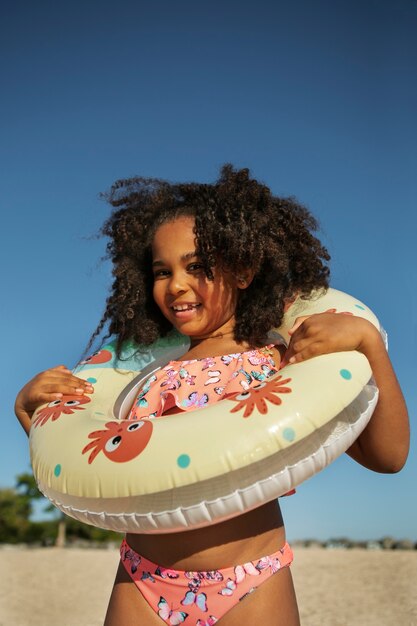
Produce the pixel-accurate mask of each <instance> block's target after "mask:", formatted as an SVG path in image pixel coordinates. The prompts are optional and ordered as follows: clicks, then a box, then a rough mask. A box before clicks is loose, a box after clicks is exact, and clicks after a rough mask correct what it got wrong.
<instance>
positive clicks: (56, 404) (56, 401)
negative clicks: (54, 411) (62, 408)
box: [48, 400, 61, 408]
mask: <svg viewBox="0 0 417 626" xmlns="http://www.w3.org/2000/svg"><path fill="white" fill-rule="evenodd" d="M59 404H61V400H53V401H52V402H50V403H49V404H48V406H49V407H51V408H52V407H53V406H58V405H59Z"/></svg>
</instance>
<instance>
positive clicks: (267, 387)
mask: <svg viewBox="0 0 417 626" xmlns="http://www.w3.org/2000/svg"><path fill="white" fill-rule="evenodd" d="M289 382H291V378H285V379H284V380H282V376H278V377H277V378H275V379H274V380H271V381H269V382H264V383H260V384H259V385H256V387H251V388H250V389H248V391H244V392H243V393H239V394H237V395H236V396H234V397H233V398H230V400H233V401H235V402H237V405H236V406H234V407H233V409H231V411H230V412H231V413H236V411H240V410H241V409H244V412H243V417H249V416H250V415H252V413H253V411H254V409H255V408H256V409H257V410H258V411H259V413H261V414H262V415H265V414H266V413H268V405H267V402H266V401H267V400H268V402H271V403H272V404H275V405H277V406H278V405H280V404H282V400H281V398H280V397H279V396H278V395H277V394H279V393H291V391H292V389H291V388H290V387H286V386H285V385H287V383H289Z"/></svg>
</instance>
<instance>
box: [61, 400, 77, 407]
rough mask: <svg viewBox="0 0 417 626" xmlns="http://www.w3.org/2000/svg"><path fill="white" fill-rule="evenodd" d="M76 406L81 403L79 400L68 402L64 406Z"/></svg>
mask: <svg viewBox="0 0 417 626" xmlns="http://www.w3.org/2000/svg"><path fill="white" fill-rule="evenodd" d="M76 404H80V401H79V400H67V402H65V404H64V406H75V405H76Z"/></svg>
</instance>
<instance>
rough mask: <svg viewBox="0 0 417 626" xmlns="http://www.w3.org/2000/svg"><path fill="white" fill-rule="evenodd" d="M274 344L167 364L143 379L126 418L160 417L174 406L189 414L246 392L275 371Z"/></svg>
mask: <svg viewBox="0 0 417 626" xmlns="http://www.w3.org/2000/svg"><path fill="white" fill-rule="evenodd" d="M274 345H275V344H270V345H268V346H266V347H265V348H259V349H256V350H249V351H248V352H240V353H236V354H227V355H225V356H215V357H207V358H205V359H192V360H189V361H170V362H169V363H168V365H166V366H165V367H163V368H161V369H160V370H158V371H157V372H155V373H154V374H152V375H151V376H150V377H149V378H148V379H147V380H146V382H145V384H144V385H143V387H142V389H141V391H140V393H139V395H138V397H137V398H136V402H135V403H134V406H133V408H132V411H131V413H130V415H129V419H141V418H143V417H148V418H154V417H160V416H161V415H162V414H163V413H166V412H167V411H171V409H173V408H174V407H177V409H179V410H181V411H191V410H193V409H198V408H201V407H204V406H207V405H209V404H213V403H214V402H218V401H219V400H222V399H223V398H225V397H226V396H228V395H230V394H235V393H239V392H242V391H247V390H248V389H249V388H250V387H251V386H254V385H256V384H257V383H258V382H262V381H264V380H266V379H267V378H269V377H270V376H272V374H275V373H276V372H277V371H278V367H276V365H275V361H274V359H273V353H272V350H271V348H272V347H273V346H274ZM173 412H174V411H173ZM175 412H178V411H177V410H175Z"/></svg>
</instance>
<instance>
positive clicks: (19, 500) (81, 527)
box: [0, 472, 121, 545]
mask: <svg viewBox="0 0 417 626" xmlns="http://www.w3.org/2000/svg"><path fill="white" fill-rule="evenodd" d="M42 498H43V495H42V494H41V492H40V491H39V489H38V488H37V486H36V481H35V479H34V477H33V475H32V474H30V473H28V472H26V473H22V474H19V475H18V476H17V477H16V486H15V487H14V488H7V489H0V543H22V542H23V543H41V544H42V545H54V544H55V543H56V539H57V536H58V526H59V524H60V523H61V524H62V522H63V521H64V523H65V534H66V540H67V543H71V542H74V541H77V540H84V541H88V542H90V541H91V542H97V543H107V542H110V541H112V542H119V541H120V539H121V535H120V534H118V533H115V532H112V531H109V530H102V529H100V528H95V527H94V526H89V525H87V524H83V523H82V522H78V521H77V520H74V519H72V518H70V517H67V516H66V515H64V514H63V513H61V512H60V511H58V510H57V509H56V508H55V507H54V506H53V505H52V504H48V503H47V504H46V506H45V507H44V509H43V510H44V511H45V512H52V511H55V512H56V516H55V519H49V520H43V521H36V522H35V521H32V520H31V519H30V517H31V515H32V513H33V502H34V501H37V500H40V499H42ZM45 502H47V501H46V500H45Z"/></svg>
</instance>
